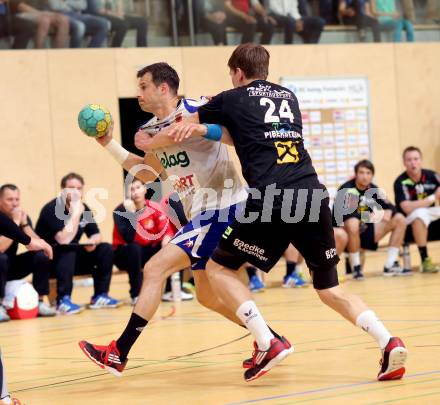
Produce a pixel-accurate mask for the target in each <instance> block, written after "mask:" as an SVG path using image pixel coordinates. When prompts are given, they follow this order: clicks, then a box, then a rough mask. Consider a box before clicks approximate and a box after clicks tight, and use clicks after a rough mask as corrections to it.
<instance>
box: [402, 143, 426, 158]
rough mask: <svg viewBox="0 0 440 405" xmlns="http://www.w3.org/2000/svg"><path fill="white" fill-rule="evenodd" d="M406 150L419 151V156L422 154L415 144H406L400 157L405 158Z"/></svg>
mask: <svg viewBox="0 0 440 405" xmlns="http://www.w3.org/2000/svg"><path fill="white" fill-rule="evenodd" d="M408 152H419V154H420V156H423V154H422V151H421V150H420V149H419V148H418V147H417V146H407V147H406V148H405V149H404V150H403V153H402V159H405V155H406V154H407V153H408Z"/></svg>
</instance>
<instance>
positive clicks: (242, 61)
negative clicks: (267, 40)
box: [228, 43, 270, 79]
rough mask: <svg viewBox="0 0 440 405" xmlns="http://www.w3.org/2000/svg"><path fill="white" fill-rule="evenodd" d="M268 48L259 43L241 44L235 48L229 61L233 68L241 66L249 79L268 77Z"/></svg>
mask: <svg viewBox="0 0 440 405" xmlns="http://www.w3.org/2000/svg"><path fill="white" fill-rule="evenodd" d="M269 59H270V54H269V52H268V50H267V49H266V48H265V47H264V46H261V45H257V44H251V43H249V44H241V45H239V46H237V48H235V50H234V52H232V55H231V57H230V58H229V61H228V66H229V67H230V68H231V69H234V70H237V69H238V68H240V69H241V70H242V71H243V73H244V74H245V75H246V77H247V78H248V79H266V78H267V76H268V75H269Z"/></svg>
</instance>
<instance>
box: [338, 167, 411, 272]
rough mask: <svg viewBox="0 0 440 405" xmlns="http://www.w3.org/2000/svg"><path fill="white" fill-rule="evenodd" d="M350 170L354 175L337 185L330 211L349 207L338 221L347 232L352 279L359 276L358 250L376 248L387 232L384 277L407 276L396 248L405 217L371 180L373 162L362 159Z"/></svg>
mask: <svg viewBox="0 0 440 405" xmlns="http://www.w3.org/2000/svg"><path fill="white" fill-rule="evenodd" d="M354 173H355V177H354V178H353V179H351V180H349V181H347V182H345V183H344V184H343V185H342V186H341V187H340V188H339V190H338V197H337V198H336V201H337V202H338V204H336V203H335V204H334V205H333V210H334V211H336V210H337V209H338V208H339V209H340V208H341V205H346V206H347V208H349V209H348V210H347V211H348V213H347V214H345V215H340V216H341V218H338V220H341V222H342V224H343V226H344V228H345V230H346V231H347V234H348V245H347V250H348V255H349V259H350V265H351V268H352V269H353V277H354V279H356V280H360V279H363V274H362V271H361V261H360V249H361V248H362V249H368V250H376V249H377V247H378V242H379V240H380V239H382V238H383V237H384V236H385V235H386V234H388V233H389V232H391V237H390V243H389V248H388V257H387V260H386V262H385V266H384V271H383V274H384V276H395V275H411V274H412V272H411V269H402V268H401V267H400V265H399V262H398V257H399V248H400V246H402V243H403V238H404V236H405V230H406V221H405V217H404V216H403V215H402V214H401V213H398V212H397V211H396V207H394V205H393V204H391V202H390V201H388V199H387V198H386V197H385V194H384V193H383V191H382V190H380V189H379V188H378V186H376V185H375V184H374V183H373V182H372V180H373V176H374V165H373V163H371V162H370V161H369V160H366V159H365V160H361V161H359V162H358V163H357V164H356V165H355V167H354ZM341 202H344V203H345V204H341ZM343 208H345V207H343ZM341 214H342V213H341ZM336 217H338V215H333V219H336ZM342 224H338V225H342Z"/></svg>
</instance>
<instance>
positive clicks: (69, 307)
mask: <svg viewBox="0 0 440 405" xmlns="http://www.w3.org/2000/svg"><path fill="white" fill-rule="evenodd" d="M82 310H83V308H82V307H80V306H79V305H77V304H74V303H73V302H72V301H71V300H70V296H69V295H65V296H64V297H63V298H61V300H60V301H59V302H58V305H57V313H58V314H60V315H73V314H77V313H79V312H81V311H82Z"/></svg>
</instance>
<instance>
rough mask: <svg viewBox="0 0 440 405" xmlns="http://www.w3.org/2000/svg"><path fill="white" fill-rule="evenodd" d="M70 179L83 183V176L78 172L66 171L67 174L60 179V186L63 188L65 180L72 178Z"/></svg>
mask: <svg viewBox="0 0 440 405" xmlns="http://www.w3.org/2000/svg"><path fill="white" fill-rule="evenodd" d="M72 179H75V180H78V181H79V182H80V183H81V184H82V185H84V178H83V176H81V175H80V174H78V173H74V172H70V173H67V174H66V175H65V176H64V177H63V178H62V179H61V188H65V187H66V184H67V182H68V181H69V180H72Z"/></svg>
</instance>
